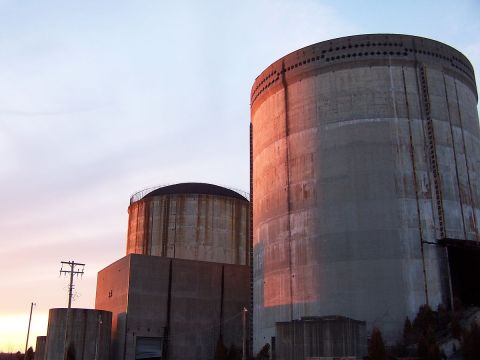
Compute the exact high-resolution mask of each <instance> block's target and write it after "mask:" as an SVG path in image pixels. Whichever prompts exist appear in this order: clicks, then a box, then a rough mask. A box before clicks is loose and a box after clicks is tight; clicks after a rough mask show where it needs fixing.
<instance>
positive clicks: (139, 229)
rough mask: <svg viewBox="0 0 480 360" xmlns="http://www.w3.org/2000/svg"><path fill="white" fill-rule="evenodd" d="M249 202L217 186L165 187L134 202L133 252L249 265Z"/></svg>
mask: <svg viewBox="0 0 480 360" xmlns="http://www.w3.org/2000/svg"><path fill="white" fill-rule="evenodd" d="M249 207H250V205H249V202H248V200H247V199H246V198H245V197H243V196H242V195H240V194H239V193H237V192H235V191H233V190H230V189H227V188H223V187H220V186H216V185H211V184H203V183H184V184H176V185H170V186H166V187H161V188H159V189H156V190H154V191H152V192H150V193H147V194H146V195H145V196H143V197H141V198H140V199H138V200H136V201H133V202H132V204H131V205H130V206H129V208H128V214H129V222H128V240H127V254H133V253H134V254H145V255H156V256H167V257H171V258H178V259H190V260H202V261H213V262H221V263H228V264H239V265H246V264H248V263H249V259H250V256H249V253H250V247H249V244H250V242H249V241H248V238H249V234H250V229H249V227H250V208H249Z"/></svg>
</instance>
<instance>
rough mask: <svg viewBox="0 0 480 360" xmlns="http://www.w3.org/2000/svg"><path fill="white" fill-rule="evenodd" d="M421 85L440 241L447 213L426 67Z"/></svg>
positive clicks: (444, 235) (421, 73)
mask: <svg viewBox="0 0 480 360" xmlns="http://www.w3.org/2000/svg"><path fill="white" fill-rule="evenodd" d="M420 85H421V90H422V103H423V109H424V111H425V117H426V120H427V137H428V151H429V155H430V165H431V167H432V172H433V181H434V185H435V200H436V205H437V214H438V223H439V228H440V229H439V230H440V239H445V238H446V231H445V213H444V211H443V196H442V184H441V178H440V172H439V170H438V161H437V150H436V146H435V131H434V127H433V120H432V114H431V102H430V93H429V91H428V78H427V69H426V66H425V65H423V64H422V65H421V66H420Z"/></svg>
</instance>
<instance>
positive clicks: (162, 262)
mask: <svg viewBox="0 0 480 360" xmlns="http://www.w3.org/2000/svg"><path fill="white" fill-rule="evenodd" d="M128 211H129V225H128V239H127V256H125V257H123V258H121V259H120V260H118V261H116V262H115V263H113V264H111V265H110V266H108V267H106V268H105V269H103V270H102V271H100V272H99V273H98V279H97V293H96V301H95V307H96V308H97V309H102V310H108V311H111V312H112V313H113V320H112V359H114V360H124V359H125V360H133V359H160V358H162V359H172V360H173V359H192V360H194V359H195V360H196V359H205V360H207V359H208V360H210V359H212V358H213V357H214V354H215V349H216V346H217V343H218V342H219V341H220V340H221V341H222V342H223V343H224V345H225V346H227V347H230V346H232V345H233V346H235V347H237V348H241V347H242V339H243V338H242V314H243V309H244V307H247V308H248V307H249V306H250V302H251V288H250V278H251V275H250V273H251V272H250V266H249V264H250V244H249V241H248V240H249V234H250V205H249V201H248V200H247V199H246V198H245V197H244V196H243V195H241V194H240V193H238V192H236V191H233V190H230V189H227V188H223V187H220V186H216V185H211V184H203V183H184V184H176V185H170V186H165V187H160V188H157V189H150V191H143V192H140V193H137V194H135V195H134V196H133V197H132V198H131V201H130V206H129V210H128Z"/></svg>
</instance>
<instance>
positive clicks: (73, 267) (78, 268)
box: [60, 260, 85, 309]
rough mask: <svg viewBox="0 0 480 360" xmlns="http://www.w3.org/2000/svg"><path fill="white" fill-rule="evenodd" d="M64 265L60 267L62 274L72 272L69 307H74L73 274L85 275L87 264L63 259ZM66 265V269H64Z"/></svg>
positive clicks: (69, 286)
mask: <svg viewBox="0 0 480 360" xmlns="http://www.w3.org/2000/svg"><path fill="white" fill-rule="evenodd" d="M60 263H61V264H62V267H61V268H60V275H62V274H64V275H67V274H70V283H69V285H68V308H69V309H70V308H71V307H72V295H73V289H74V287H75V286H74V285H73V276H74V275H77V277H78V275H80V276H83V273H84V271H83V270H84V269H85V264H81V263H76V262H75V261H73V260H72V261H61V262H60ZM64 266H65V267H66V269H64Z"/></svg>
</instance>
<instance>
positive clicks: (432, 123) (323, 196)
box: [251, 34, 480, 351]
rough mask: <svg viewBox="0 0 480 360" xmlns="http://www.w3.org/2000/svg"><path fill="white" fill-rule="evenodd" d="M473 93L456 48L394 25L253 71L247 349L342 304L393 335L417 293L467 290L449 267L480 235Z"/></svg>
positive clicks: (342, 310) (443, 298) (425, 298)
mask: <svg viewBox="0 0 480 360" xmlns="http://www.w3.org/2000/svg"><path fill="white" fill-rule="evenodd" d="M477 100H478V99H477V90H476V86H475V78H474V72H473V69H472V66H471V64H470V63H469V61H468V60H467V59H466V58H465V56H463V55H462V54H461V53H459V52H458V51H456V50H455V49H453V48H451V47H449V46H447V45H445V44H442V43H439V42H437V41H433V40H429V39H425V38H420V37H414V36H405V35H387V34H378V35H360V36H352V37H345V38H340V39H335V40H331V41H325V42H321V43H318V44H315V45H311V46H308V47H306V48H303V49H300V50H298V51H295V52H293V53H291V54H289V55H287V56H285V57H283V58H281V59H280V60H278V61H276V62H275V63H273V64H272V65H270V66H269V67H268V68H267V69H266V70H265V71H264V72H262V73H261V74H260V76H258V78H257V79H256V80H255V83H254V85H253V88H252V93H251V134H252V151H251V156H252V159H251V161H252V168H253V174H252V184H253V194H252V195H253V246H254V260H253V271H254V351H258V349H259V348H260V347H261V346H262V345H263V344H264V343H266V342H270V341H271V338H272V337H273V336H275V323H276V322H278V321H289V320H293V319H299V318H300V317H302V316H323V315H342V316H347V317H350V318H354V319H357V320H366V321H367V326H368V327H369V328H370V329H371V326H372V325H376V326H379V327H380V328H381V329H382V331H383V334H384V336H385V337H386V338H387V340H388V341H394V340H395V339H396V338H397V337H398V336H399V335H400V334H401V329H402V324H403V322H404V320H405V317H406V316H409V317H410V318H412V317H413V316H414V315H415V313H416V311H417V310H418V307H419V306H420V305H422V304H424V303H428V304H430V305H431V306H432V307H433V308H435V307H436V306H437V305H438V304H440V303H445V304H447V305H448V304H450V302H451V298H452V294H453V296H456V295H457V296H466V297H469V296H470V297H469V298H468V300H466V301H478V300H479V299H478V295H476V298H475V295H472V294H473V293H474V291H472V289H473V288H474V287H475V286H476V289H477V290H478V285H468V284H466V283H462V281H463V280H461V279H465V276H463V275H464V274H465V273H466V272H467V271H466V269H462V267H461V266H460V265H458V264H457V265H455V264H453V265H454V269H452V268H451V266H449V265H452V262H451V261H452V260H451V259H449V254H450V251H449V249H450V248H453V246H459V247H462V246H463V247H464V248H466V249H470V248H475V245H476V244H478V240H479V232H478V221H479V220H480V187H479V186H478V184H479V182H480V134H479V125H478V113H477V108H476V105H477ZM472 251H473V250H472ZM471 253H472V252H470V251H466V252H464V255H461V256H467V257H468V256H470V255H468V254H471ZM452 255H453V252H452ZM455 256H457V255H455ZM459 256H460V255H459ZM461 256H460V257H457V260H458V259H460V261H458V262H459V263H464V262H463V261H461ZM449 260H450V263H449ZM453 263H455V261H453ZM462 271H463V272H462ZM451 272H455V273H456V274H457V276H456V278H457V279H460V280H458V281H457V282H455V281H450V280H453V279H454V278H455V276H453V275H452V276H450V274H451ZM477 273H478V270H477ZM462 274H463V275H462ZM468 283H471V282H468ZM476 283H478V281H477V282H476ZM473 290H474V289H473ZM478 293H479V294H480V291H479V292H478Z"/></svg>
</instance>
